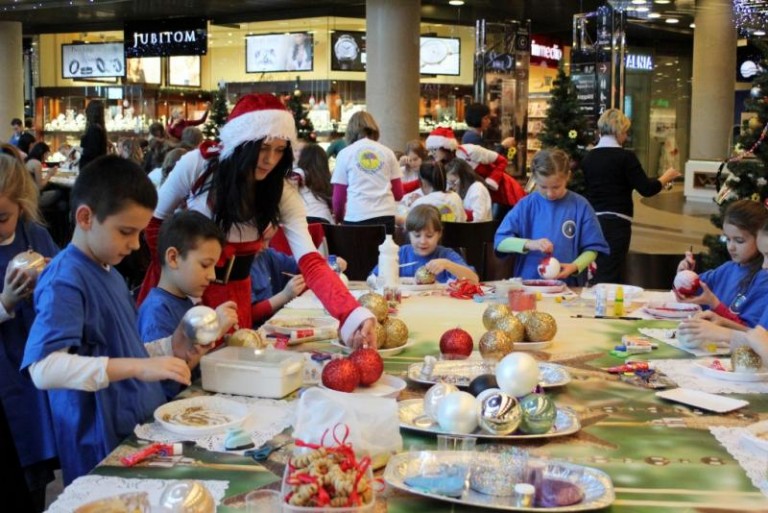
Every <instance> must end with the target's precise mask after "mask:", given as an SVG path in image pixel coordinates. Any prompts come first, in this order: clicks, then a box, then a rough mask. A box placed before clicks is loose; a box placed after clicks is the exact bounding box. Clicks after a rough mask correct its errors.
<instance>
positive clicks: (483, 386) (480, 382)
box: [467, 374, 499, 397]
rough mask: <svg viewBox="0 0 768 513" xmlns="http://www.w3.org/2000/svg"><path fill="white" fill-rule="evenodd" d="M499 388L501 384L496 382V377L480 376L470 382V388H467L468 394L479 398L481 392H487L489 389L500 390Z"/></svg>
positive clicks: (491, 375)
mask: <svg viewBox="0 0 768 513" xmlns="http://www.w3.org/2000/svg"><path fill="white" fill-rule="evenodd" d="M498 386H499V384H498V383H497V382H496V376H495V375H493V374H480V375H479V376H477V377H476V378H475V379H473V380H472V381H470V382H469V386H467V392H469V393H470V394H472V395H474V396H475V397H477V396H478V395H480V393H481V392H485V391H486V390H488V389H489V388H498Z"/></svg>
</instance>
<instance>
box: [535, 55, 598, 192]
mask: <svg viewBox="0 0 768 513" xmlns="http://www.w3.org/2000/svg"><path fill="white" fill-rule="evenodd" d="M538 137H539V140H540V141H541V145H542V147H544V148H559V149H561V150H563V151H565V152H566V153H567V154H568V155H570V157H571V160H572V162H573V168H572V176H571V181H570V183H569V185H568V187H569V188H570V189H571V190H573V191H576V192H578V193H580V194H582V193H583V191H584V175H583V173H582V171H581V168H580V163H581V159H582V158H583V157H584V154H585V152H586V149H585V148H586V146H587V144H588V143H589V131H588V122H587V118H586V117H584V114H582V112H581V110H580V109H579V102H578V98H577V95H576V87H575V86H574V85H573V82H571V77H570V76H568V75H566V74H565V70H564V69H563V67H562V66H560V69H559V70H558V72H557V78H556V79H555V81H554V87H553V88H552V99H551V100H550V103H549V108H548V109H547V117H546V119H545V120H544V128H543V129H542V130H541V132H539V136H538Z"/></svg>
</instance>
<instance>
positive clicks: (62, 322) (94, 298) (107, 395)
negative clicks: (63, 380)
mask: <svg viewBox="0 0 768 513" xmlns="http://www.w3.org/2000/svg"><path fill="white" fill-rule="evenodd" d="M35 312H36V314H37V317H36V318H35V321H34V324H33V325H32V329H31V331H30V334H29V339H28V340H27V348H26V350H25V352H24V360H23V362H22V368H26V367H28V366H29V365H30V364H32V363H34V362H37V361H40V360H42V359H43V358H45V357H46V356H48V355H49V354H51V353H53V352H54V351H58V350H60V349H65V350H68V351H69V352H70V353H73V354H77V355H80V356H88V357H100V356H106V357H110V358H148V357H149V354H148V353H147V350H146V348H145V347H144V344H142V342H141V338H140V337H139V331H138V329H137V324H136V307H135V306H134V302H133V298H132V297H131V294H130V292H129V291H128V287H127V286H126V285H125V281H124V279H123V277H122V276H121V275H120V273H118V272H117V271H116V270H115V268H114V267H111V268H109V269H105V268H104V267H102V266H101V265H99V264H98V263H97V262H95V261H94V260H92V259H91V258H89V257H88V256H86V255H85V254H84V253H83V252H82V251H80V250H79V249H78V248H76V247H75V246H74V245H72V244H70V245H69V246H67V247H66V248H65V249H64V250H63V251H62V252H61V253H59V254H58V256H56V258H54V259H53V260H52V261H51V263H50V264H48V267H47V268H46V269H45V271H44V272H43V274H42V275H41V276H40V282H39V283H38V286H37V292H36V294H35ZM48 395H49V397H50V404H51V410H52V413H53V420H54V430H55V432H56V444H57V447H58V450H59V459H60V461H61V467H62V470H63V473H64V482H65V484H69V483H71V482H72V480H73V479H75V478H77V477H79V476H82V475H84V474H86V473H88V472H89V471H90V470H91V469H93V468H94V467H95V466H96V465H97V464H98V463H99V462H100V461H101V460H102V459H104V458H105V457H106V456H107V455H108V454H109V453H110V452H111V451H112V450H113V449H114V448H115V447H117V445H118V444H119V443H120V441H121V440H123V439H124V438H125V437H126V436H128V435H130V434H131V433H132V432H133V428H134V427H135V425H136V424H137V423H141V422H144V421H146V420H147V419H149V418H151V416H152V413H153V412H154V410H155V409H156V408H157V407H158V406H160V405H161V404H163V403H164V402H165V394H164V393H163V388H162V385H161V384H160V383H159V382H143V381H139V380H138V379H125V380H122V381H116V382H113V383H110V384H109V386H108V387H106V388H103V389H101V390H97V391H96V392H85V391H81V390H70V389H58V390H51V391H49V392H48Z"/></svg>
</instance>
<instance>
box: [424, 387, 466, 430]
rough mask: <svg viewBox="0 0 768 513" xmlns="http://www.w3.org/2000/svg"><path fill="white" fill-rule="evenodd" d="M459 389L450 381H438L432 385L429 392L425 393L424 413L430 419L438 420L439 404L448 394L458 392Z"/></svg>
mask: <svg viewBox="0 0 768 513" xmlns="http://www.w3.org/2000/svg"><path fill="white" fill-rule="evenodd" d="M458 391H459V389H458V387H457V386H456V385H451V384H450V383H437V384H435V385H432V386H431V387H430V389H429V390H427V393H426V394H424V415H426V416H427V417H429V418H430V419H432V420H434V421H437V405H438V404H439V403H440V401H442V400H443V399H444V398H445V397H446V396H447V395H448V394H452V393H454V392H458Z"/></svg>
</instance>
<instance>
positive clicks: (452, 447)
mask: <svg viewBox="0 0 768 513" xmlns="http://www.w3.org/2000/svg"><path fill="white" fill-rule="evenodd" d="M476 443H477V439H476V438H474V437H471V436H454V435H437V450H438V451H474V450H475V444H476Z"/></svg>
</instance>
